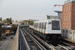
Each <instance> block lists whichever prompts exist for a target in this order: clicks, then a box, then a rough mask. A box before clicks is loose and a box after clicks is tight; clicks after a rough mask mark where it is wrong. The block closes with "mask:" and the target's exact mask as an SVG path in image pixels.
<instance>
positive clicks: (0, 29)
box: [0, 24, 2, 39]
mask: <svg viewBox="0 0 75 50" xmlns="http://www.w3.org/2000/svg"><path fill="white" fill-rule="evenodd" d="M1 33H2V25H1V24H0V39H1Z"/></svg>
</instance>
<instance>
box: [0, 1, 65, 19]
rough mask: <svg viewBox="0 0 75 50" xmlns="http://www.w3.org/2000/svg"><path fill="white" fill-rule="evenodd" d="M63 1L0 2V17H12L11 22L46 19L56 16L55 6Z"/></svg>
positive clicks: (59, 8) (56, 8) (60, 8)
mask: <svg viewBox="0 0 75 50" xmlns="http://www.w3.org/2000/svg"><path fill="white" fill-rule="evenodd" d="M64 1H65V0H0V17H2V18H3V19H5V18H7V17H8V18H9V17H12V18H13V20H25V19H46V15H57V13H55V12H54V10H62V7H61V6H60V7H59V6H58V7H54V5H55V4H63V3H64Z"/></svg>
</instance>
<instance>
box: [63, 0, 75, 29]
mask: <svg viewBox="0 0 75 50" xmlns="http://www.w3.org/2000/svg"><path fill="white" fill-rule="evenodd" d="M62 29H66V30H75V0H67V1H66V2H65V3H64V5H63V9H62Z"/></svg>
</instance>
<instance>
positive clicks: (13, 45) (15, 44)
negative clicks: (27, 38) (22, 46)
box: [11, 26, 19, 50]
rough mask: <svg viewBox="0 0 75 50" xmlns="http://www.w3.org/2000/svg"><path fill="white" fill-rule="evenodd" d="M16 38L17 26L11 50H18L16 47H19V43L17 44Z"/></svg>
mask: <svg viewBox="0 0 75 50" xmlns="http://www.w3.org/2000/svg"><path fill="white" fill-rule="evenodd" d="M18 36H19V26H18V27H17V31H16V35H15V37H14V40H13V44H12V47H11V50H18V45H19V43H18Z"/></svg>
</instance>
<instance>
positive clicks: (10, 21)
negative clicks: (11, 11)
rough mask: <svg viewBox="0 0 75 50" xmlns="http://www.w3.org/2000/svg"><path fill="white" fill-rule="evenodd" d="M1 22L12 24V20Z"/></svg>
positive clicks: (7, 19)
mask: <svg viewBox="0 0 75 50" xmlns="http://www.w3.org/2000/svg"><path fill="white" fill-rule="evenodd" d="M3 22H4V23H10V24H12V18H6V19H5V20H3Z"/></svg>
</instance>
